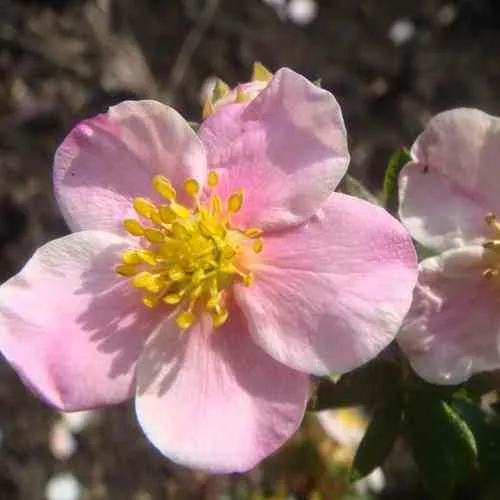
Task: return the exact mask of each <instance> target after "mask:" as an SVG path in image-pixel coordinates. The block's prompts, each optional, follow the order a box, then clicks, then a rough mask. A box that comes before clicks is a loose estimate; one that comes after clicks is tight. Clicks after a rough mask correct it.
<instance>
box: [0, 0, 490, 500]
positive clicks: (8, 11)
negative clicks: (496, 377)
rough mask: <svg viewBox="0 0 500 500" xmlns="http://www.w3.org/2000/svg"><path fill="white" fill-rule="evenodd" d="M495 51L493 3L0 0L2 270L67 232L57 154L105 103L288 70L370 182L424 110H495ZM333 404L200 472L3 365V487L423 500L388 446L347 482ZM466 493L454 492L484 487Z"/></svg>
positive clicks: (169, 96)
mask: <svg viewBox="0 0 500 500" xmlns="http://www.w3.org/2000/svg"><path fill="white" fill-rule="evenodd" d="M499 55H500V3H499V2H497V1H496V0H455V1H452V0H419V1H418V2H416V1H414V0H397V1H394V0H322V1H321V0H317V1H315V0H289V1H286V0H240V1H238V0H232V1H231V0H141V1H137V0H66V1H65V0H52V1H50V0H45V1H42V0H38V1H35V0H31V1H28V0H25V1H21V0H0V281H4V280H5V279H7V278H8V277H10V276H11V275H12V274H13V273H15V272H17V271H18V270H19V269H20V268H21V267H22V265H23V264H24V263H25V261H26V260H27V259H28V258H29V257H30V255H31V254H32V253H33V251H34V250H35V249H36V248H37V247H38V246H40V245H41V244H43V243H44V242H46V241H48V240H49V239H52V238H55V237H58V236H61V235H64V234H66V232H67V229H66V227H65V225H64V222H63V221H62V219H61V216H60V214H59V212H58V210H57V207H56V205H55V201H54V198H53V195H52V191H51V180H50V176H51V165H52V157H53V154H54V151H55V149H56V147H57V145H58V144H59V143H60V141H61V140H62V138H63V137H64V136H65V135H66V134H67V133H68V132H69V130H70V129H71V127H72V126H73V125H75V123H76V122H77V121H78V120H81V119H82V118H85V117H87V116H90V115H93V114H95V113H97V112H102V111H104V110H105V109H106V108H107V107H108V106H109V105H111V104H113V103H116V102H119V101H121V100H123V99H128V98H132V99H135V98H145V97H147V98H154V99H159V100H161V101H163V102H165V103H169V104H171V105H172V106H174V107H175V108H177V109H178V110H179V111H180V112H181V113H182V114H184V116H186V117H187V118H188V119H191V120H199V119H200V109H201V108H200V102H201V98H202V95H203V92H206V89H207V88H209V86H210V83H211V82H213V77H214V76H215V75H216V76H219V77H221V78H222V79H223V80H225V81H226V82H227V83H229V84H230V85H231V86H233V85H235V84H236V83H238V82H242V81H246V80H248V79H249V76H250V72H251V68H252V64H253V62H254V61H260V62H262V63H263V64H265V65H266V66H267V67H268V68H269V69H270V70H272V71H275V70H276V69H278V68H279V67H281V66H289V67H291V68H293V69H295V70H297V71H298V72H300V73H303V74H304V75H305V76H307V77H309V78H310V79H312V80H315V79H318V78H320V79H321V81H322V86H323V87H325V88H327V89H329V90H331V91H332V92H333V93H334V94H335V95H336V97H337V99H338V100H339V101H340V104H341V106H342V108H343V111H344V116H345V120H346V124H347V129H348V132H349V140H350V147H351V153H352V166H351V174H352V175H354V176H356V177H357V178H359V179H360V180H362V181H363V182H364V183H365V184H366V185H367V186H368V187H370V188H371V189H372V190H374V191H377V190H378V189H380V185H381V179H382V175H383V171H384V168H385V165H386V162H387V159H388V157H389V156H390V154H391V153H392V152H393V151H394V150H395V149H397V148H398V147H399V146H400V145H403V144H404V145H411V143H412V141H413V140H414V139H415V137H416V135H417V134H418V133H419V132H420V131H421V130H422V128H423V126H424V125H425V123H426V122H427V120H428V119H429V117H430V116H432V115H433V114H434V113H436V112H438V111H441V110H444V109H447V108H451V107H457V106H469V107H478V108H481V109H483V110H485V111H487V112H489V113H491V114H500V91H499V89H500V64H499V63H498V61H499ZM331 417H332V418H333V419H334V421H336V422H337V424H338V425H337V431H335V430H332V429H333V428H332V427H331V426H328V425H325V427H326V428H327V431H328V433H325V432H324V428H323V427H322V426H321V424H320V423H318V421H317V419H316V418H315V417H314V416H310V417H309V418H308V419H307V420H306V422H305V424H304V427H303V430H302V431H301V432H300V433H299V434H298V435H297V436H296V438H295V439H294V440H293V441H292V442H291V443H289V445H287V447H286V448H285V449H284V450H282V451H280V452H279V453H277V454H276V455H275V456H274V457H272V458H270V459H269V460H267V461H266V462H264V463H263V464H262V465H261V466H259V467H258V468H257V469H255V470H253V471H251V472H250V473H248V474H246V475H241V476H240V475H234V476H230V477H229V476H228V477H209V476H206V475H204V474H202V473H193V472H191V471H188V470H186V469H183V468H181V467H177V466H175V465H173V464H172V463H170V462H168V461H167V460H165V459H163V458H162V457H160V456H159V455H158V454H157V453H156V451H155V450H154V449H153V448H152V447H151V446H150V445H149V443H148V442H147V441H146V439H145V438H144V437H143V435H142V433H141V431H140V429H139V428H138V426H137V425H136V424H135V422H134V416H133V414H132V411H131V408H130V407H129V406H127V405H124V406H123V407H118V408H114V409H111V410H107V411H104V412H99V413H93V414H81V415H76V416H73V417H72V418H67V417H63V416H61V415H59V414H57V413H55V412H53V411H51V410H49V409H47V408H46V407H44V406H43V405H42V404H41V403H40V402H38V401H37V400H36V399H35V398H34V397H32V396H31V395H30V394H29V393H28V392H27V391H26V389H25V388H24V387H23V386H22V384H21V383H20V382H18V380H17V378H16V376H15V375H14V374H13V372H12V370H11V369H10V368H9V367H8V366H6V365H5V364H1V363H0V500H17V499H19V500H38V499H44V498H48V499H49V500H77V499H83V500H98V499H102V500H107V499H111V500H115V499H117V500H129V499H130V500H156V499H180V500H184V499H187V500H190V499H209V500H212V499H213V500H233V499H235V500H264V499H269V500H270V499H273V500H292V499H297V500H301V499H304V500H325V499H344V500H348V499H351V500H353V499H368V498H382V499H386V500H400V499H420V498H422V499H425V498H426V496H425V495H424V493H423V492H422V490H421V487H420V485H419V482H418V479H417V477H416V475H415V471H414V467H413V465H412V463H411V460H410V458H409V457H408V456H407V455H406V454H405V452H404V447H403V446H402V444H398V445H397V446H396V450H395V452H394V453H393V455H392V456H391V457H390V459H389V460H388V462H387V464H386V467H385V469H384V473H383V474H382V473H379V474H378V476H377V477H376V478H372V479H373V481H372V482H371V483H368V484H366V483H365V484H364V485H356V486H350V485H348V484H347V482H346V471H347V468H348V466H349V461H350V460H351V459H352V453H353V446H354V445H353V443H354V442H355V441H356V439H357V438H356V436H357V435H358V434H359V433H360V429H362V427H363V421H362V419H361V420H360V418H361V417H359V415H358V414H352V413H344V414H341V415H336V416H331ZM335 419H337V420H335ZM339 419H340V420H339ZM323 420H324V419H323ZM339 422H340V424H339ZM324 423H325V422H324V421H323V424H324ZM221 425H223V423H221ZM339 425H340V427H339ZM334 428H335V425H334ZM339 428H340V430H339ZM353 429H354V430H353ZM356 433H358V434H356ZM478 491H479V490H477V489H475V488H474V485H465V486H464V487H463V488H462V489H461V490H460V492H459V493H458V494H457V499H458V498H460V499H462V500H463V499H469V498H470V499H478V498H481V499H483V498H484V499H486V498H490V497H488V496H487V493H485V494H484V495H483V494H482V493H481V494H480V493H478ZM493 498H497V497H491V499H492V500H493Z"/></svg>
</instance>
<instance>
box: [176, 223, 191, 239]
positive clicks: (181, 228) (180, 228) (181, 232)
mask: <svg viewBox="0 0 500 500" xmlns="http://www.w3.org/2000/svg"><path fill="white" fill-rule="evenodd" d="M172 232H173V233H174V236H175V237H176V238H177V239H178V240H185V239H186V238H188V237H189V231H188V230H187V228H186V226H185V225H184V224H181V223H180V222H174V223H173V224H172Z"/></svg>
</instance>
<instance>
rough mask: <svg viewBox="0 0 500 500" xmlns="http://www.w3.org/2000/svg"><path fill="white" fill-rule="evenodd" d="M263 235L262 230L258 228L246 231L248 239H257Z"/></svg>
mask: <svg viewBox="0 0 500 500" xmlns="http://www.w3.org/2000/svg"><path fill="white" fill-rule="evenodd" d="M262 233H263V231H262V229H259V228H258V227H251V228H249V229H247V230H246V231H245V236H247V237H248V238H257V237H259V236H260V235H261V234H262Z"/></svg>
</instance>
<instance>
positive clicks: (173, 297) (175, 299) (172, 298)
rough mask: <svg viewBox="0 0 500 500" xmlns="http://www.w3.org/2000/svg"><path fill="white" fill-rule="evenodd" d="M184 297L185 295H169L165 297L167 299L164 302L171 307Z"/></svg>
mask: <svg viewBox="0 0 500 500" xmlns="http://www.w3.org/2000/svg"><path fill="white" fill-rule="evenodd" d="M183 297H184V294H180V293H169V294H168V295H165V297H163V302H165V304H170V305H174V304H178V303H179V302H180V301H181V300H182V299H183Z"/></svg>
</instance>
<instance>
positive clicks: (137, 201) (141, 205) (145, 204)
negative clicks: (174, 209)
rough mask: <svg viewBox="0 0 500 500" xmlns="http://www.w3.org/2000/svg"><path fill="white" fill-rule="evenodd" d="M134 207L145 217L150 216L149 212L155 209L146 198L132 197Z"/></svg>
mask: <svg viewBox="0 0 500 500" xmlns="http://www.w3.org/2000/svg"><path fill="white" fill-rule="evenodd" d="M134 209H135V211H136V212H137V213H138V214H139V215H142V216H143V217H146V219H150V218H151V214H152V213H153V212H154V211H155V210H156V206H155V205H154V203H152V202H151V201H149V200H147V199H146V198H134Z"/></svg>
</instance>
